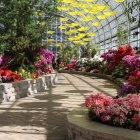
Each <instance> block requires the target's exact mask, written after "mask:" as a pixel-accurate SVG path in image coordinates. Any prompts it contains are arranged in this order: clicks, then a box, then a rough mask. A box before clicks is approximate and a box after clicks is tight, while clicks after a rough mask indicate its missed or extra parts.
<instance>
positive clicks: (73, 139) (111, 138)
mask: <svg viewBox="0 0 140 140" xmlns="http://www.w3.org/2000/svg"><path fill="white" fill-rule="evenodd" d="M87 116H88V111H87V109H86V108H84V107H81V108H78V109H77V110H73V111H71V112H70V113H69V114H68V115H67V122H68V125H67V126H68V127H67V129H68V137H67V140H139V131H136V130H130V129H125V128H121V127H113V126H110V125H106V124H103V123H100V122H97V121H91V120H90V119H89V118H88V117H87Z"/></svg>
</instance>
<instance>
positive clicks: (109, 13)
mask: <svg viewBox="0 0 140 140" xmlns="http://www.w3.org/2000/svg"><path fill="white" fill-rule="evenodd" d="M116 14H117V12H116V11H110V12H104V15H106V16H114V15H116Z"/></svg>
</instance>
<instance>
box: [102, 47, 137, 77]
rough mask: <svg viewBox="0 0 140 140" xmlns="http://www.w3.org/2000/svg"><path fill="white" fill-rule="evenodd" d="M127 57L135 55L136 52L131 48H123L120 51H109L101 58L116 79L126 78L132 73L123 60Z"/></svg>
mask: <svg viewBox="0 0 140 140" xmlns="http://www.w3.org/2000/svg"><path fill="white" fill-rule="evenodd" d="M127 55H129V56H133V55H135V51H134V49H133V48H132V47H131V46H121V47H119V48H118V50H109V51H108V52H107V53H104V54H102V55H101V57H102V58H104V64H105V65H106V67H107V71H108V72H109V73H110V72H111V73H112V74H113V76H115V77H124V76H125V75H126V74H127V73H129V72H130V70H129V68H128V67H126V66H125V65H124V63H123V61H124V60H123V58H124V57H125V56H127Z"/></svg>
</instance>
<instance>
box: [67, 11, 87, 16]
mask: <svg viewBox="0 0 140 140" xmlns="http://www.w3.org/2000/svg"><path fill="white" fill-rule="evenodd" d="M68 14H69V15H71V16H76V15H83V14H85V11H74V12H68Z"/></svg>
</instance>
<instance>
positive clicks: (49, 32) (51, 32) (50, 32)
mask: <svg viewBox="0 0 140 140" xmlns="http://www.w3.org/2000/svg"><path fill="white" fill-rule="evenodd" d="M47 33H48V34H53V33H55V31H48V32H47Z"/></svg>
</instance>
